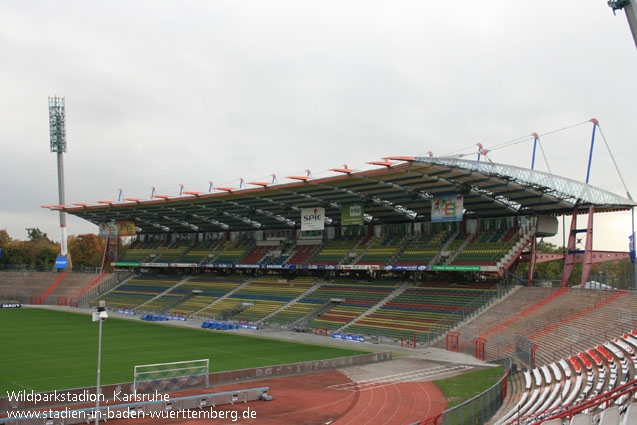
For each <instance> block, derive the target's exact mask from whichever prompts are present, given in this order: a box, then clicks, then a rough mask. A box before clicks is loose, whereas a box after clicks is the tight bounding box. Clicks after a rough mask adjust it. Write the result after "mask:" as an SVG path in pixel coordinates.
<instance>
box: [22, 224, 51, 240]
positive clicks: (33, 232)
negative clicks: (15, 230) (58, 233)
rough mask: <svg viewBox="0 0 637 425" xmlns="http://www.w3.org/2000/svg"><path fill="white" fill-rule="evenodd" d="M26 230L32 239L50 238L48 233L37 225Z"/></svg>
mask: <svg viewBox="0 0 637 425" xmlns="http://www.w3.org/2000/svg"><path fill="white" fill-rule="evenodd" d="M25 230H26V231H27V234H28V235H29V240H30V241H38V240H42V239H46V240H48V239H49V238H48V236H47V234H46V233H44V232H43V231H42V230H40V229H38V228H37V227H27V228H26V229H25Z"/></svg>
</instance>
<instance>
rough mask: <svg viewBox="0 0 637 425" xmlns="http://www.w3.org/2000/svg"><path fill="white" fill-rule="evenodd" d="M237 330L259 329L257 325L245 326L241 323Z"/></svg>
mask: <svg viewBox="0 0 637 425" xmlns="http://www.w3.org/2000/svg"><path fill="white" fill-rule="evenodd" d="M239 328H241V329H252V330H257V329H259V327H258V326H257V325H246V324H245V323H241V324H240V325H239Z"/></svg>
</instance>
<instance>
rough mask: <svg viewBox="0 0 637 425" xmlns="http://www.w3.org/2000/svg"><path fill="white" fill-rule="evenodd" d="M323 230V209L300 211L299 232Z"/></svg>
mask: <svg viewBox="0 0 637 425" xmlns="http://www.w3.org/2000/svg"><path fill="white" fill-rule="evenodd" d="M323 229H325V208H318V207H317V208H303V209H301V230H302V231H307V230H323Z"/></svg>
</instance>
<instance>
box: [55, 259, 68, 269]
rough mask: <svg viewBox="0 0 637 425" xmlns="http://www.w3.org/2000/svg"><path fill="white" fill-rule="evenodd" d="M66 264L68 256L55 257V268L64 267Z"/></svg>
mask: <svg viewBox="0 0 637 425" xmlns="http://www.w3.org/2000/svg"><path fill="white" fill-rule="evenodd" d="M67 265H68V258H66V257H57V258H56V259H55V268H56V269H65V268H66V266H67Z"/></svg>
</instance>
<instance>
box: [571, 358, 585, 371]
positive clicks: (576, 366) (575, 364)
mask: <svg viewBox="0 0 637 425" xmlns="http://www.w3.org/2000/svg"><path fill="white" fill-rule="evenodd" d="M568 361H569V362H571V365H572V366H573V369H574V370H575V372H576V373H581V372H582V365H581V364H580V362H578V361H577V359H576V358H575V356H571V357H569V358H568Z"/></svg>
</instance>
